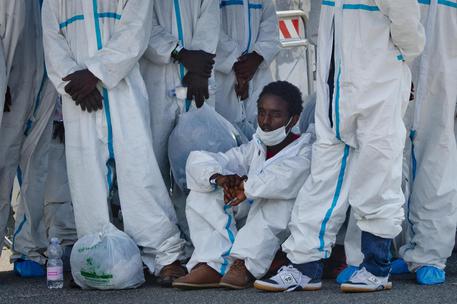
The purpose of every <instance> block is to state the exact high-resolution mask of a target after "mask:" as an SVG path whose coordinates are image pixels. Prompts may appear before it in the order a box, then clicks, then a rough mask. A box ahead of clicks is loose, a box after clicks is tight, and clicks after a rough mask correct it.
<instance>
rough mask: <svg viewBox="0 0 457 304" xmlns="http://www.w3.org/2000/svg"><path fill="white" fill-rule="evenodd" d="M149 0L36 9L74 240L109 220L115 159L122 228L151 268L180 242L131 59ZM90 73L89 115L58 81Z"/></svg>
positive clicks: (58, 0)
mask: <svg viewBox="0 0 457 304" xmlns="http://www.w3.org/2000/svg"><path fill="white" fill-rule="evenodd" d="M152 4H153V3H152V2H150V1H143V0H117V1H112V0H109V1H108V0H93V1H90V0H84V1H63V0H48V1H46V2H45V3H44V6H43V28H44V42H45V52H46V64H47V68H48V72H49V77H50V78H51V80H52V81H53V83H54V84H55V86H56V87H57V89H58V90H59V93H60V94H62V103H63V105H62V106H63V118H64V122H65V149H66V157H67V170H68V177H69V182H70V191H71V196H72V200H73V206H74V211H75V219H76V228H77V231H78V237H82V236H84V235H87V234H90V233H97V232H100V231H102V227H103V226H104V225H105V224H106V223H108V222H109V212H108V204H107V198H108V193H109V191H110V188H111V186H112V185H111V183H112V178H113V176H112V173H113V170H112V167H111V165H110V164H111V163H112V160H115V164H116V172H117V181H118V185H119V197H120V201H121V206H122V212H123V219H124V229H125V232H126V233H127V234H129V235H130V236H131V237H132V238H133V239H134V240H135V242H136V243H137V244H138V245H139V246H141V247H142V248H143V260H144V262H145V264H146V265H147V266H148V267H149V269H150V271H154V270H155V271H156V273H158V272H159V271H160V270H161V268H162V267H163V266H165V265H168V264H170V263H172V262H174V261H176V260H177V259H178V258H180V256H181V251H182V250H181V249H182V246H183V241H182V240H181V239H180V235H179V230H178V228H177V226H176V224H175V217H176V216H175V213H174V210H173V207H172V204H171V201H170V199H169V196H168V193H167V190H166V188H165V185H164V183H163V180H162V178H161V176H160V171H159V167H158V164H157V161H156V158H155V157H154V153H153V148H152V140H151V132H150V128H149V123H150V120H149V103H148V97H147V92H146V87H145V85H144V81H143V78H142V76H141V74H140V70H139V64H138V60H139V59H140V57H141V56H142V55H143V52H144V50H145V49H146V47H147V41H148V40H149V37H150V33H151V26H152V24H151V22H149V21H150V20H151V16H152V7H153V6H152ZM85 68H87V69H89V70H90V71H91V72H92V73H93V74H94V75H95V76H96V77H97V78H98V79H100V87H99V88H100V90H101V92H102V95H103V99H104V100H103V103H104V104H103V106H104V107H103V110H101V111H97V112H93V113H88V112H84V111H82V110H81V109H80V107H79V106H76V105H75V102H74V101H73V100H72V99H71V97H70V96H69V95H68V94H66V93H65V90H64V87H65V85H66V83H65V82H63V81H62V78H63V77H65V76H66V75H69V74H71V73H73V72H75V71H78V70H82V69H85Z"/></svg>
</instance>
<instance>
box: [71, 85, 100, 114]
mask: <svg viewBox="0 0 457 304" xmlns="http://www.w3.org/2000/svg"><path fill="white" fill-rule="evenodd" d="M75 103H76V105H77V106H80V107H81V109H82V110H83V111H87V112H89V113H91V112H95V111H97V110H101V109H103V97H102V95H101V94H100V92H99V91H98V89H97V88H95V89H94V90H93V91H92V92H90V93H89V95H87V96H86V97H85V98H80V99H78V100H77V101H76V102H75Z"/></svg>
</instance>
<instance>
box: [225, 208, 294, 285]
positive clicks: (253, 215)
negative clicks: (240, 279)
mask: <svg viewBox="0 0 457 304" xmlns="http://www.w3.org/2000/svg"><path fill="white" fill-rule="evenodd" d="M294 203H295V202H294V201H277V200H265V201H260V202H255V201H254V202H253V204H252V206H251V209H250V211H249V214H248V218H247V221H246V224H245V225H244V226H243V227H242V228H241V229H240V231H239V232H238V235H237V237H236V239H235V243H234V244H233V248H232V251H231V254H230V255H231V256H232V257H233V258H235V259H241V260H244V261H245V265H246V268H247V270H249V272H250V273H251V274H252V275H253V276H254V277H256V278H261V277H262V276H264V275H265V273H266V272H267V271H268V268H269V267H270V265H271V262H272V261H273V258H274V257H275V255H276V252H277V250H278V249H279V248H280V245H281V244H282V243H283V241H284V239H283V238H284V232H285V231H286V230H287V225H288V224H289V222H290V216H291V213H292V208H293V206H294ZM254 236H255V237H254Z"/></svg>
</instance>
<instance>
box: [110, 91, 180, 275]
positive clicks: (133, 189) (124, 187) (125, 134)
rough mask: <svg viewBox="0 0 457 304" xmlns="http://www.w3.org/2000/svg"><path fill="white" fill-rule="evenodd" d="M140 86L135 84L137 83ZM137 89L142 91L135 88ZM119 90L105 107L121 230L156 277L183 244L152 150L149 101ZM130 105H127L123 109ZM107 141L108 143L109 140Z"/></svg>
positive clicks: (174, 258) (178, 257) (173, 258)
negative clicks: (116, 182) (122, 227)
mask: <svg viewBox="0 0 457 304" xmlns="http://www.w3.org/2000/svg"><path fill="white" fill-rule="evenodd" d="M138 85H139V84H138ZM137 89H138V90H139V89H140V88H137ZM133 91H134V90H133V89H130V90H125V89H124V88H122V86H120V87H119V88H116V89H113V90H111V91H110V93H109V94H104V95H105V98H106V99H107V103H109V108H107V107H106V106H105V109H104V110H105V111H106V112H109V117H110V121H111V127H112V136H113V137H112V143H113V150H112V151H111V153H112V154H113V155H112V156H111V157H113V158H114V159H115V161H116V172H117V181H118V185H119V198H120V202H121V208H122V214H123V220H124V230H125V232H126V233H127V234H128V235H129V236H130V237H132V238H133V240H134V241H135V242H136V243H137V244H138V246H141V247H142V248H143V252H142V257H143V261H144V263H145V264H146V265H147V266H148V268H149V269H150V271H151V272H155V273H156V274H159V273H160V271H161V270H162V268H163V267H164V266H168V265H170V264H172V263H174V262H176V261H178V260H179V259H180V258H181V257H182V247H183V244H184V241H183V240H182V239H181V237H180V231H179V229H178V227H177V225H176V215H175V211H174V209H173V206H172V203H171V200H170V196H169V194H168V192H167V189H166V187H165V183H164V181H163V179H162V175H161V173H160V170H159V166H158V164H157V161H156V158H155V155H154V151H153V148H152V139H151V132H150V126H149V113H148V112H147V111H145V110H144V109H149V106H148V100H147V99H145V98H144V96H140V95H139V94H138V96H136V95H132V94H131V93H132V92H133ZM125 100H131V101H132V102H131V104H129V105H127V104H125ZM108 142H111V141H110V139H108Z"/></svg>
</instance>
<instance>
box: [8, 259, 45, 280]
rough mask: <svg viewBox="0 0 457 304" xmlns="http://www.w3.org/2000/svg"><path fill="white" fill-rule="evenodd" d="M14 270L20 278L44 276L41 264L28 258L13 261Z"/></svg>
mask: <svg viewBox="0 0 457 304" xmlns="http://www.w3.org/2000/svg"><path fill="white" fill-rule="evenodd" d="M14 272H15V273H16V274H17V275H19V276H20V277H22V278H37V277H44V276H46V270H45V268H44V266H43V265H41V264H39V263H37V262H34V261H29V260H17V261H15V262H14Z"/></svg>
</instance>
